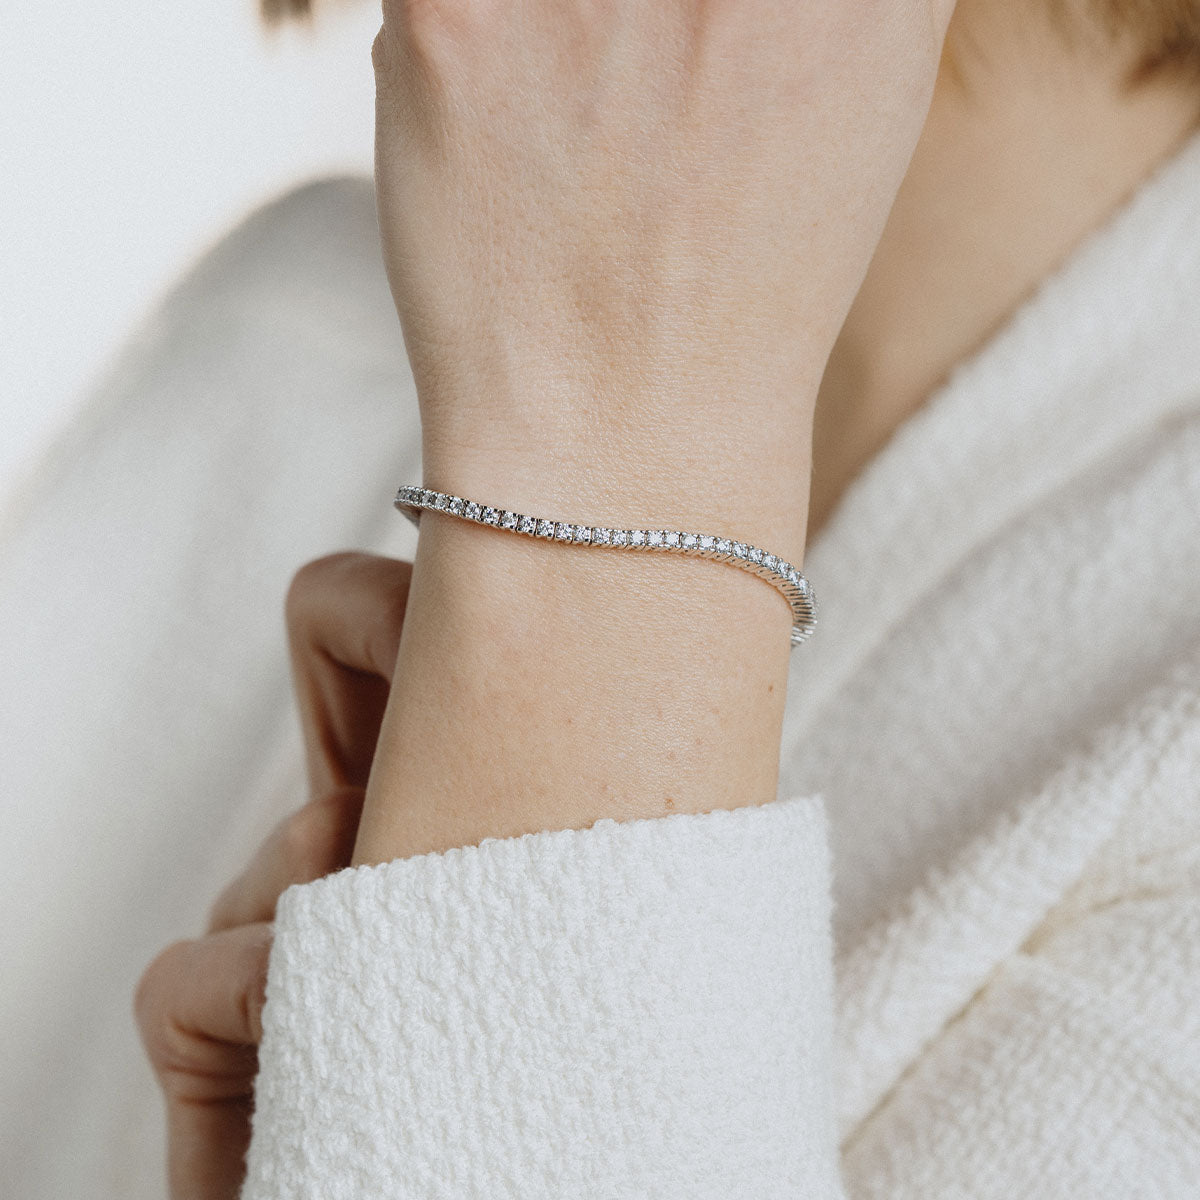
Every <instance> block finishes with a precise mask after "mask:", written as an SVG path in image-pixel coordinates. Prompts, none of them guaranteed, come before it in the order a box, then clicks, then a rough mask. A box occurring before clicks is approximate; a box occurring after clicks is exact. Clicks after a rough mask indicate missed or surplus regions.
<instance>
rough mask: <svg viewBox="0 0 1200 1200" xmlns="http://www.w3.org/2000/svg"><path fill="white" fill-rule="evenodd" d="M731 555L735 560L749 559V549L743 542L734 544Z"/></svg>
mask: <svg viewBox="0 0 1200 1200" xmlns="http://www.w3.org/2000/svg"><path fill="white" fill-rule="evenodd" d="M733 553H734V555H735V557H737V558H749V557H750V547H749V546H747V545H746V543H745V542H734V543H733Z"/></svg>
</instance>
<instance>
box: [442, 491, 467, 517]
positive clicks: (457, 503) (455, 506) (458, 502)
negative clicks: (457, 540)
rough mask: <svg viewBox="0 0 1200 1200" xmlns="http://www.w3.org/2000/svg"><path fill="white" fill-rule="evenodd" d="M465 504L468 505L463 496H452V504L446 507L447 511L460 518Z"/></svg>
mask: <svg viewBox="0 0 1200 1200" xmlns="http://www.w3.org/2000/svg"><path fill="white" fill-rule="evenodd" d="M464 504H466V501H465V500H464V499H463V498H462V497H461V496H451V497H450V503H449V504H448V505H447V506H446V511H447V512H452V513H454V514H455V516H460V515H461V514H462V510H463V505H464Z"/></svg>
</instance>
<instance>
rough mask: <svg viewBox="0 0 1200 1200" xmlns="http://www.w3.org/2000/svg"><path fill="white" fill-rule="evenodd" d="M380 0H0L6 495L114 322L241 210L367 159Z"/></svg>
mask: <svg viewBox="0 0 1200 1200" xmlns="http://www.w3.org/2000/svg"><path fill="white" fill-rule="evenodd" d="M379 24H380V8H379V4H378V2H377V0H361V2H359V0H341V2H338V0H317V13H316V17H315V20H314V21H313V22H312V24H311V26H306V25H303V24H301V25H299V26H297V27H295V28H288V29H285V30H283V31H275V32H268V31H267V30H266V29H265V28H264V27H263V26H262V24H261V23H260V21H259V19H258V14H257V9H256V0H172V2H171V3H168V4H164V3H162V0H105V2H104V3H103V4H100V5H80V4H78V3H68V2H67V0H37V2H36V3H32V4H30V3H18V2H16V0H12V2H7V3H4V4H2V5H0V502H2V501H3V498H4V496H5V495H7V494H8V493H9V491H10V490H11V489H12V488H14V487H15V486H16V485H17V484H18V483H19V481H20V479H21V477H22V476H23V474H24V473H25V472H27V471H28V470H30V469H31V468H32V464H34V463H35V462H36V459H37V456H38V453H39V452H40V450H41V449H42V447H44V446H45V445H46V443H47V441H48V440H49V439H50V438H52V437H53V435H54V433H55V431H56V430H57V429H58V428H60V427H61V426H62V424H63V423H65V422H67V421H69V420H70V419H71V416H72V414H73V413H74V411H75V410H76V406H77V405H78V404H79V403H80V402H81V400H82V399H83V398H84V397H85V396H86V394H87V389H88V387H89V386H90V384H91V382H92V381H93V380H95V379H96V378H97V376H98V375H99V374H100V373H101V372H102V371H103V370H104V368H105V366H106V364H107V362H108V361H109V360H110V359H111V357H112V355H113V354H114V352H115V350H116V348H117V346H118V345H119V344H120V342H121V340H122V338H123V337H124V336H125V335H126V334H127V333H128V331H129V330H130V328H131V327H132V325H133V324H134V323H135V322H136V321H137V320H138V318H139V317H140V316H141V315H142V314H143V313H144V312H145V311H146V310H147V309H148V308H149V307H150V306H151V305H152V304H153V303H154V302H155V300H156V299H157V297H158V296H159V295H160V294H161V293H162V291H163V290H164V289H165V288H166V287H167V286H168V285H169V283H170V282H171V281H172V280H173V279H174V278H176V277H177V276H178V274H179V273H180V272H181V271H182V270H184V269H186V267H187V265H188V263H189V262H190V261H191V260H192V259H193V258H194V257H195V256H196V255H197V254H198V253H199V252H200V251H201V250H202V249H203V248H204V247H206V246H207V245H208V244H209V243H210V242H211V241H212V240H214V239H215V238H217V237H218V236H219V235H220V234H221V233H222V232H223V231H224V230H226V229H227V228H228V227H229V226H230V225H231V224H232V223H234V222H235V221H236V220H237V219H238V218H239V217H240V216H242V215H244V214H245V213H246V212H247V211H248V210H249V209H251V208H253V207H256V206H257V205H258V204H260V203H261V202H263V201H264V200H266V199H268V198H270V197H271V196H273V195H275V194H277V193H278V192H280V191H283V190H286V189H287V188H289V187H291V186H293V185H294V184H296V183H299V182H302V181H304V180H306V179H309V178H312V177H313V176H317V175H323V174H329V173H340V172H345V171H354V172H365V173H370V171H371V154H372V147H371V143H372V136H373V132H372V131H373V127H374V94H375V81H374V76H373V73H372V70H371V42H372V40H373V38H374V36H375V32H376V30H377V29H378V28H379Z"/></svg>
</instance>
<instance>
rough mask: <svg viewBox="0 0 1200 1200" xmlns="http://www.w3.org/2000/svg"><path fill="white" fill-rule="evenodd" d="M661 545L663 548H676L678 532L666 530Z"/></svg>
mask: <svg viewBox="0 0 1200 1200" xmlns="http://www.w3.org/2000/svg"><path fill="white" fill-rule="evenodd" d="M663 545H664V546H678V545H679V530H677V529H668V530H667V531H666V533H664V534H663Z"/></svg>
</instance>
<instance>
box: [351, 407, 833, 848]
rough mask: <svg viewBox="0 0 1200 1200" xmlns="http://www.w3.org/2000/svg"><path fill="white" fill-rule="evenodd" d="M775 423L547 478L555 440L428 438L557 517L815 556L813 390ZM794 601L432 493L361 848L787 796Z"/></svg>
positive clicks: (518, 505) (491, 487)
mask: <svg viewBox="0 0 1200 1200" xmlns="http://www.w3.org/2000/svg"><path fill="white" fill-rule="evenodd" d="M744 416H745V414H743V418H744ZM765 428H770V429H772V430H774V436H770V437H769V436H765V433H758V434H752V433H751V432H750V431H749V428H747V429H746V430H743V431H742V436H741V439H740V442H739V444H738V447H737V450H736V452H734V453H730V452H729V451H722V450H719V449H716V448H713V449H711V450H710V451H709V452H708V453H707V454H703V453H702V454H697V455H695V456H694V457H695V459H696V461H695V462H694V463H691V464H689V463H688V461H687V456H686V455H682V456H676V459H675V460H674V464H672V462H671V459H670V458H669V457H665V458H664V457H663V456H661V455H658V454H656V453H655V452H654V451H653V449H650V450H647V449H646V447H645V446H644V445H643V446H642V448H641V450H639V451H638V452H637V454H641V455H642V456H644V457H643V461H644V462H645V463H646V466H645V468H644V469H642V470H641V471H640V477H639V471H638V469H637V468H638V458H637V454H634V453H632V452H630V453H622V454H621V455H611V456H609V457H608V460H607V462H606V463H605V468H606V469H605V470H603V471H601V470H599V469H588V468H585V467H582V466H581V467H580V468H579V469H574V468H570V467H568V468H566V469H562V468H561V464H559V465H560V470H559V471H558V472H557V473H556V474H555V475H554V476H553V477H547V475H546V474H545V473H544V472H539V471H538V470H537V469H534V468H535V466H536V462H537V458H538V454H537V452H536V450H535V451H531V452H530V453H528V454H526V455H525V456H524V457H518V456H517V455H514V456H513V457H512V458H511V460H502V461H509V462H510V463H511V469H506V467H504V466H502V465H500V463H498V462H497V461H495V459H493V461H491V462H490V463H489V464H488V465H487V467H486V468H485V467H484V466H483V465H482V460H481V459H478V458H475V457H472V456H471V455H470V453H465V454H463V455H462V456H461V457H459V458H458V459H456V460H453V461H452V460H451V457H450V456H447V457H446V458H445V459H438V458H437V457H436V456H428V455H427V457H432V458H433V463H432V464H430V463H427V468H426V479H425V482H426V484H427V485H428V486H430V487H438V488H441V489H443V490H447V491H449V490H454V491H457V492H458V493H459V494H462V495H465V496H468V497H470V498H472V499H479V500H481V501H485V502H490V503H496V504H497V505H502V506H509V507H513V508H514V509H518V510H519V511H525V512H532V513H538V514H540V515H549V516H558V517H561V518H564V519H570V518H572V517H574V518H579V519H581V520H583V519H590V520H591V521H593V522H595V523H600V522H608V523H611V524H612V525H615V526H629V527H638V526H646V525H650V526H654V527H664V528H681V529H693V530H697V531H702V532H713V533H718V534H727V535H729V536H733V537H741V538H743V539H747V540H751V541H754V542H755V543H756V544H759V545H763V546H765V547H766V548H767V549H770V550H775V551H777V552H778V553H780V554H781V555H789V556H790V559H791V561H793V562H795V563H796V564H797V565H800V564H801V563H802V557H803V546H804V526H805V521H806V507H805V505H806V500H807V491H808V457H807V455H808V452H809V446H810V438H811V421H810V418H809V414H808V410H807V406H806V400H805V397H803V396H801V398H800V399H799V401H797V403H796V406H795V408H794V410H793V414H792V417H791V419H786V420H781V421H778V422H776V423H774V424H773V425H771V426H769V427H765V426H764V429H765ZM751 437H756V438H758V439H759V440H758V441H757V442H753V443H752V442H751V441H750V438H751ZM627 440H628V439H627ZM608 444H609V445H610V446H611V445H612V444H613V439H612V438H610V439H608ZM630 444H632V442H631V441H630ZM691 444H693V445H697V443H695V441H694V440H693V442H692V443H691ZM569 457H570V456H568V460H569ZM602 457H603V456H601V455H597V463H599V462H600V461H601V460H602ZM705 459H707V461H703V460H705ZM618 463H621V464H628V466H627V467H626V466H617V465H614V464H618ZM431 465H432V468H433V471H434V474H433V475H431V474H430V468H431ZM497 468H499V469H497ZM539 475H540V478H539ZM502 479H503V480H505V481H506V482H505V492H504V494H503V495H500V494H497V491H498V486H499V485H498V483H497V482H494V481H499V480H502ZM485 480H486V482H485ZM476 481H477V482H476ZM473 486H474V490H472V487H473ZM576 496H578V499H575V498H574V497H576ZM654 516H657V517H658V519H650V518H652V517H654ZM790 621H791V617H790V612H789V609H788V606H787V604H786V602H785V601H784V600H783V598H782V597H781V596H780V595H779V594H778V593H777V592H776V591H774V589H772V588H771V587H770V586H768V585H767V584H765V583H764V582H763V581H761V580H758V579H755V578H753V577H752V576H750V575H748V574H746V573H745V572H741V571H738V570H736V569H735V568H732V567H729V566H727V565H724V564H721V563H717V562H707V561H704V560H700V559H695V558H686V557H682V556H673V555H658V554H634V553H629V552H627V551H621V550H611V549H600V548H589V547H582V546H574V545H567V544H561V543H557V542H547V541H542V540H538V541H533V540H531V539H528V538H524V537H520V536H516V535H513V534H510V533H507V532H505V531H498V530H492V529H485V528H481V527H479V526H476V525H473V524H468V523H467V522H464V521H461V520H459V519H457V518H456V517H453V516H449V515H446V514H441V513H426V514H425V515H424V516H423V518H422V521H421V534H420V538H419V541H418V549H417V554H416V558H415V564H414V572H413V581H412V589H411V592H410V595H409V598H408V604H407V608H406V612H405V620H404V629H403V635H402V638H401V642H400V651H399V657H398V661H397V665H396V672H395V678H394V680H393V685H392V691H391V697H390V700H389V705H388V710H387V714H386V716H385V718H384V722H383V728H382V731H381V736H380V741H379V747H378V751H377V754H376V758H375V762H374V765H373V767H372V774H371V779H370V785H369V787H368V791H367V798H366V803H365V806H364V812H363V820H362V825H361V828H360V832H359V837H358V842H357V845H356V848H355V853H354V859H353V862H354V863H355V864H359V863H367V862H382V861H388V860H390V859H393V858H397V857H407V856H409V855H413V854H419V853H423V852H426V851H431V850H444V849H448V848H450V847H452V846H460V845H470V844H475V843H478V842H479V841H481V840H482V839H483V838H485V837H509V836H515V835H518V834H522V833H530V832H536V831H539V830H547V829H560V828H584V827H587V826H589V825H591V824H593V823H594V822H595V821H596V820H598V819H599V818H601V817H614V818H616V819H618V820H620V819H626V818H630V817H644V816H659V815H665V814H667V813H672V812H707V811H710V810H712V809H715V808H736V807H740V806H742V805H750V804H762V803H765V802H767V801H769V800H772V799H774V798H775V793H776V786H777V772H778V757H779V738H780V731H781V724H782V716H783V705H784V699H785V687H786V680H787V670H788V663H789V652H790V645H789V639H788V633H789V628H790Z"/></svg>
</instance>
